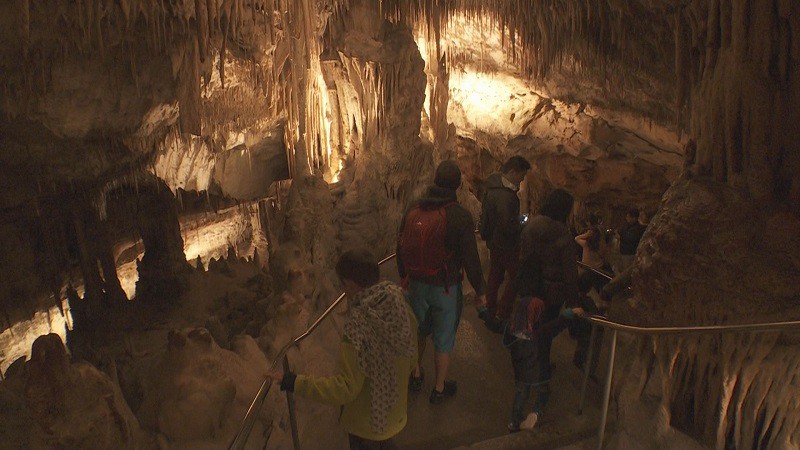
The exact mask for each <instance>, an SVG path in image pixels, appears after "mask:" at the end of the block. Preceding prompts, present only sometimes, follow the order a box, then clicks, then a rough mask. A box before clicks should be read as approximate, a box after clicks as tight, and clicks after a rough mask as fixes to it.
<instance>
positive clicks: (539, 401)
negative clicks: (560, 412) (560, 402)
mask: <svg viewBox="0 0 800 450" xmlns="http://www.w3.org/2000/svg"><path fill="white" fill-rule="evenodd" d="M534 389H535V390H536V401H535V402H534V403H533V412H535V413H536V414H538V415H540V416H541V415H542V412H544V407H545V406H547V401H548V400H550V381H549V380H548V381H544V382H542V383H537V384H528V383H522V382H519V381H517V382H516V383H514V404H513V406H512V407H511V423H513V424H515V425H519V423H520V422H522V421H523V420H525V416H526V414H525V405H526V404H527V403H528V398H530V396H531V391H532V390H534Z"/></svg>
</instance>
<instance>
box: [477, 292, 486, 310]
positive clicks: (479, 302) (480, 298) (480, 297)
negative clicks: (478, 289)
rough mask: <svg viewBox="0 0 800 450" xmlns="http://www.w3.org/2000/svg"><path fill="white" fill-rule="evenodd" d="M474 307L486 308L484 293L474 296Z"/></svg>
mask: <svg viewBox="0 0 800 450" xmlns="http://www.w3.org/2000/svg"><path fill="white" fill-rule="evenodd" d="M475 308H476V309H481V308H486V294H483V295H478V296H476V297H475Z"/></svg>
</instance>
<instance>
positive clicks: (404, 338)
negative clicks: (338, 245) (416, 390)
mask: <svg viewBox="0 0 800 450" xmlns="http://www.w3.org/2000/svg"><path fill="white" fill-rule="evenodd" d="M336 274H337V275H338V276H339V279H340V280H341V281H342V285H343V286H344V291H345V293H346V294H347V299H348V302H349V309H348V313H347V319H346V322H345V326H344V336H343V338H342V342H341V346H340V351H339V374H338V375H336V376H333V377H313V376H309V375H296V374H294V373H291V372H287V373H283V372H282V371H280V370H274V371H272V372H271V373H270V374H269V376H270V378H272V379H273V380H275V381H279V382H280V383H281V390H283V391H289V392H295V393H296V394H297V395H300V396H302V397H305V398H309V399H312V400H317V401H320V402H324V403H328V404H332V405H341V406H342V414H341V417H340V419H339V421H340V423H341V424H342V426H343V427H344V429H345V430H346V431H347V433H348V434H349V436H350V449H351V450H361V449H370V450H372V449H376V450H377V449H380V450H388V449H396V448H398V447H397V445H396V444H395V443H394V442H393V441H392V437H394V436H395V435H397V433H399V432H400V431H401V430H402V429H403V428H404V427H405V425H406V421H407V415H406V413H407V405H408V389H407V384H408V377H409V375H410V373H411V369H412V368H413V367H414V366H415V365H416V361H417V341H416V329H417V323H416V319H415V317H414V313H413V312H412V311H411V308H410V307H409V306H408V304H407V303H406V300H405V295H404V294H403V290H402V289H401V288H400V286H398V285H396V284H394V283H392V282H390V281H383V282H379V278H380V271H379V268H378V262H377V260H376V259H375V256H374V255H372V254H371V252H369V251H368V250H366V249H358V250H351V251H348V252H345V253H344V254H342V256H341V258H340V259H339V262H338V263H337V265H336Z"/></svg>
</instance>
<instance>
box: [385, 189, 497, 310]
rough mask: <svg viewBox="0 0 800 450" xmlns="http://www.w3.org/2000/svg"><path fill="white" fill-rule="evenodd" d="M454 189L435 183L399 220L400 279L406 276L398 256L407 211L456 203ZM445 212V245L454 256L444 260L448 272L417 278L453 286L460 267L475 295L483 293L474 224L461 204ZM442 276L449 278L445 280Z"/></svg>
mask: <svg viewBox="0 0 800 450" xmlns="http://www.w3.org/2000/svg"><path fill="white" fill-rule="evenodd" d="M456 201H457V198H456V191H454V190H452V189H444V188H440V187H437V186H431V187H430V188H428V191H427V193H426V194H425V196H424V197H423V198H422V199H420V200H419V201H418V202H417V203H415V204H414V205H413V206H412V207H411V208H409V210H408V211H406V213H405V214H404V215H403V221H402V222H400V231H399V233H398V241H397V270H398V272H399V273H400V278H403V279H405V278H406V272H405V267H404V265H403V260H402V258H401V257H400V239H399V237H400V236H402V234H403V226H404V225H405V223H406V217H407V216H408V212H409V211H411V210H412V209H414V208H415V207H417V206H420V207H422V208H438V207H440V206H442V205H444V204H446V203H451V202H456ZM445 213H446V214H447V229H446V231H445V242H444V247H445V249H447V251H448V252H449V253H450V254H452V255H453V256H452V257H451V258H450V259H449V260H448V261H447V272H446V274H445V272H444V271H442V272H441V273H440V274H439V275H438V276H437V278H436V279H429V280H420V281H424V282H426V283H430V284H442V285H445V284H446V285H452V284H454V283H457V282H460V281H461V280H462V278H463V277H462V275H461V269H462V268H463V269H464V271H465V272H466V273H467V278H468V279H469V282H470V284H472V288H473V289H475V293H476V294H477V295H482V294H483V293H484V290H485V286H484V282H483V269H482V268H481V260H480V257H479V256H478V245H477V243H476V242H475V223H474V222H473V220H472V215H471V214H470V213H469V211H467V210H466V209H465V208H464V207H463V206H461V205H458V204H454V205H450V206H448V207H447V208H446V209H445ZM445 276H447V277H448V279H447V280H445V279H444V278H445Z"/></svg>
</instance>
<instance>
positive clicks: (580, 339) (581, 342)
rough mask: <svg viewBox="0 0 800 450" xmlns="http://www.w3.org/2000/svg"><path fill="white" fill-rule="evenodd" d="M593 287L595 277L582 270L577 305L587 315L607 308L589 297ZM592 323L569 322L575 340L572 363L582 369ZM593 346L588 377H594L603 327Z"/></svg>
mask: <svg viewBox="0 0 800 450" xmlns="http://www.w3.org/2000/svg"><path fill="white" fill-rule="evenodd" d="M594 287H595V278H594V277H592V276H591V273H590V272H583V273H582V274H580V276H579V277H578V295H579V296H580V298H579V299H578V305H580V306H579V307H580V308H581V309H582V310H583V311H584V313H585V314H588V315H596V314H599V313H602V312H604V311H605V309H606V308H607V306H608V304H607V303H605V302H604V303H603V305H601V306H602V308H601V307H598V305H597V303H595V301H594V300H593V299H592V298H591V297H589V292H590V291H591V290H592V288H594ZM592 326H593V325H592V324H591V323H590V322H587V321H583V320H573V321H571V322H570V323H569V334H570V336H572V337H573V338H575V340H576V341H577V345H576V346H575V353H574V354H573V357H572V364H574V365H575V367H577V368H578V369H581V370H583V369H584V365H585V364H586V357H587V353H588V351H589V344H590V341H591V336H592ZM597 332H598V334H597V336H596V339H595V342H594V346H593V349H592V360H591V361H590V365H589V368H590V371H589V375H590V377H592V378H594V373H595V370H596V369H597V362H598V361H599V358H600V345H601V344H602V342H603V334H602V333H603V327H599V328H598V330H597Z"/></svg>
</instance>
